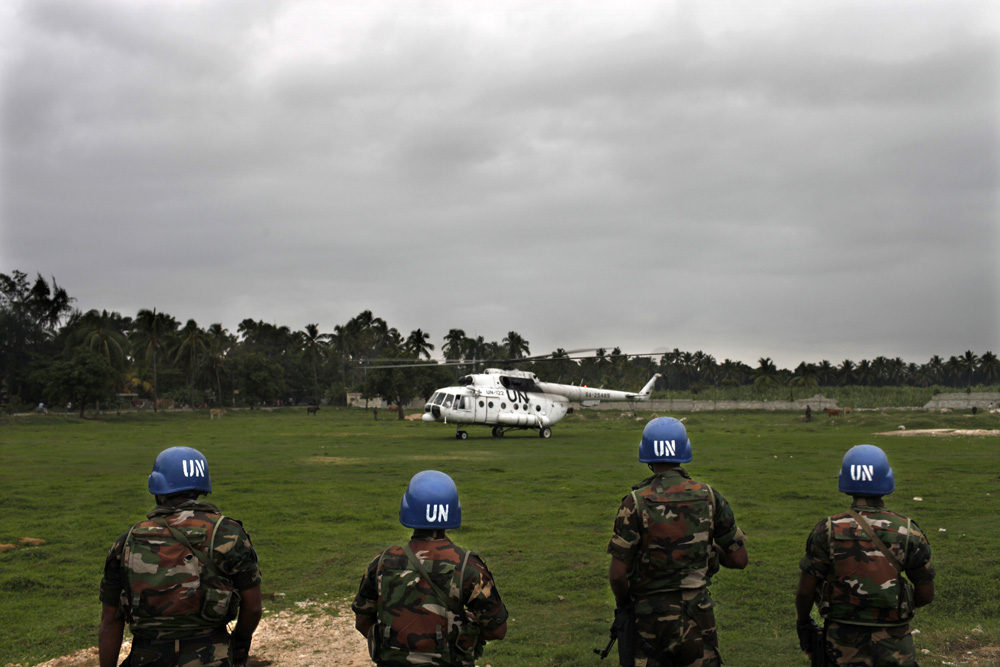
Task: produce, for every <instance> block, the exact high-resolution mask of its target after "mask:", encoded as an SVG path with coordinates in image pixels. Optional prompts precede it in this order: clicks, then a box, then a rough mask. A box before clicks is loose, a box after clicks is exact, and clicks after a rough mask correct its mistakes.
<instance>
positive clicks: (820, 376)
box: [816, 359, 837, 387]
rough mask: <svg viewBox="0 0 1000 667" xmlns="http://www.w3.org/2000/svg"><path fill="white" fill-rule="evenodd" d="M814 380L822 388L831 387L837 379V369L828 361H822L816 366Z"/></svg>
mask: <svg viewBox="0 0 1000 667" xmlns="http://www.w3.org/2000/svg"><path fill="white" fill-rule="evenodd" d="M816 379H817V380H818V381H819V383H820V384H821V385H823V386H825V387H826V386H830V385H832V384H833V383H834V382H835V381H836V379H837V369H836V368H834V367H833V364H831V363H830V362H829V361H828V360H826V359H824V360H822V361H821V362H819V363H818V364H816Z"/></svg>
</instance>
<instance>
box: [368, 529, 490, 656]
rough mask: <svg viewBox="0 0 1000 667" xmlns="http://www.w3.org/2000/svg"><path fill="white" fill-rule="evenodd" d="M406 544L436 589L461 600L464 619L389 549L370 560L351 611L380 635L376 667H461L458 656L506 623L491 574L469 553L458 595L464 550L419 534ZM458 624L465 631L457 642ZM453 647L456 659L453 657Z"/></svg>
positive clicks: (445, 540)
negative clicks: (398, 666)
mask: <svg viewBox="0 0 1000 667" xmlns="http://www.w3.org/2000/svg"><path fill="white" fill-rule="evenodd" d="M409 546H410V548H411V549H412V550H413V552H414V554H415V555H416V556H417V558H419V559H420V562H421V564H422V565H423V567H424V569H425V570H426V571H427V572H428V574H430V576H431V578H432V579H433V580H434V583H435V584H436V585H437V586H438V588H440V589H442V590H443V591H444V592H446V593H448V594H449V595H450V596H451V597H452V598H453V599H455V600H461V607H462V609H463V614H464V618H458V617H457V616H456V614H455V613H454V612H453V611H452V610H450V609H448V608H447V606H446V605H443V604H442V602H441V601H439V600H438V596H437V595H436V594H435V593H434V591H433V588H432V587H431V586H430V584H428V583H427V582H426V581H424V579H423V577H421V576H419V574H418V573H417V572H416V570H415V568H414V567H413V566H412V565H411V564H410V562H409V560H408V559H407V557H406V554H405V553H404V551H403V548H402V547H401V546H393V547H389V548H388V549H386V550H385V551H384V552H383V553H382V554H380V555H378V556H376V557H375V558H374V559H372V561H371V563H369V565H368V569H367V570H366V571H365V575H364V577H362V579H361V585H360V587H359V589H358V594H357V596H356V597H355V598H354V604H353V605H352V607H351V608H352V609H353V610H354V613H355V614H359V615H362V616H369V617H371V618H372V619H373V620H375V621H376V622H377V624H376V626H375V630H374V632H376V633H380V634H379V635H376V636H375V637H373V641H376V642H378V643H380V645H381V652H382V658H381V659H380V661H379V664H383V663H390V664H398V663H403V664H406V663H409V664H420V665H430V666H440V667H444V666H450V665H459V664H465V661H464V660H462V659H461V656H463V655H467V656H469V657H470V658H471V657H472V655H473V653H474V652H475V651H476V650H477V647H476V646H475V644H476V640H475V637H476V636H478V635H481V633H482V631H484V630H494V629H496V628H498V627H500V626H501V625H503V624H504V623H505V622H506V621H507V608H506V607H505V606H504V603H503V601H502V600H501V599H500V592H499V591H498V590H497V587H496V585H495V584H494V582H493V576H492V574H490V571H489V569H488V568H487V567H486V563H484V562H483V561H482V559H480V558H479V557H478V556H477V555H475V554H471V553H470V554H469V555H468V560H467V564H466V567H465V570H464V572H463V573H462V574H463V576H462V579H461V590H460V591H459V590H458V577H457V576H455V572H456V570H457V569H458V568H460V567H461V565H462V562H463V561H464V560H465V559H466V554H467V553H468V552H466V551H465V550H464V549H462V548H461V547H458V546H457V545H455V544H454V543H452V541H451V540H450V539H448V538H447V537H445V538H442V539H430V538H427V537H424V536H420V535H418V534H414V536H413V539H411V541H410V543H409ZM456 624H457V625H458V626H462V625H465V626H467V627H468V631H466V632H463V633H462V636H461V637H458V638H457V639H456V636H455V634H456V632H455V631H456V629H457V627H456ZM455 643H457V644H458V646H457V647H456V646H453V644H455ZM480 647H481V644H480ZM456 648H457V649H458V650H459V651H460V655H456V653H455V649H456ZM468 664H472V663H471V662H470V663H468Z"/></svg>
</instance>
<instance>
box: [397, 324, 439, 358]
mask: <svg viewBox="0 0 1000 667" xmlns="http://www.w3.org/2000/svg"><path fill="white" fill-rule="evenodd" d="M430 341H431V335H430V334H429V333H425V332H424V331H422V330H420V329H414V330H413V331H411V332H410V335H409V336H408V337H407V339H406V344H405V346H404V347H405V348H406V349H407V351H409V352H410V354H414V355H416V357H417V359H419V358H420V357H421V356H423V357H424V358H425V359H430V358H431V350H433V349H434V346H433V345H432V344H431V342H430Z"/></svg>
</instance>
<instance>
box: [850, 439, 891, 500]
mask: <svg viewBox="0 0 1000 667" xmlns="http://www.w3.org/2000/svg"><path fill="white" fill-rule="evenodd" d="M837 488H838V489H840V491H841V493H847V494H849V495H852V496H886V495H889V494H890V493H892V492H893V490H895V488H896V478H895V476H893V474H892V468H891V467H890V466H889V458H888V457H887V456H886V455H885V452H883V451H882V450H881V449H879V448H878V447H876V446H875V445H857V446H856V447H851V448H850V449H849V450H847V453H846V454H844V462H843V464H841V466H840V479H839V480H838V482H837Z"/></svg>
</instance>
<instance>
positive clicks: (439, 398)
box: [427, 391, 442, 405]
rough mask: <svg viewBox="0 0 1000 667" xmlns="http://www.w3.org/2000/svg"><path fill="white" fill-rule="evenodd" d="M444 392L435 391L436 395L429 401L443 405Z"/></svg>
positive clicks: (432, 403) (431, 403)
mask: <svg viewBox="0 0 1000 667" xmlns="http://www.w3.org/2000/svg"><path fill="white" fill-rule="evenodd" d="M441 397H442V394H441V392H440V391H435V392H434V395H433V396H431V400H429V401H427V402H428V403H429V404H430V405H441Z"/></svg>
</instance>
